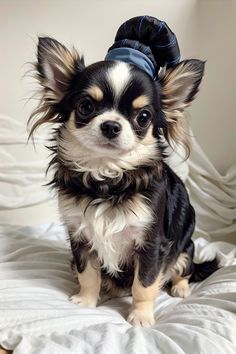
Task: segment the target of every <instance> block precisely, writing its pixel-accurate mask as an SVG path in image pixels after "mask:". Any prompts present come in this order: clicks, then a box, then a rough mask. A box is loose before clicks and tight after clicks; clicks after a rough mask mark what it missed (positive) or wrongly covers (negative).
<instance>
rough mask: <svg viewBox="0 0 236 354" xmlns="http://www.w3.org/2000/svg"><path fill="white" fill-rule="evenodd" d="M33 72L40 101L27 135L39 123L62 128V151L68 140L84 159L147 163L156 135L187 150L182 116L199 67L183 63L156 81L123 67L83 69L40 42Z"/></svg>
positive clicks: (107, 64)
mask: <svg viewBox="0 0 236 354" xmlns="http://www.w3.org/2000/svg"><path fill="white" fill-rule="evenodd" d="M36 67H37V72H38V76H37V77H38V79H39V81H40V84H41V86H42V87H43V99H42V102H41V106H40V107H39V109H38V111H36V113H41V114H42V117H41V118H40V119H39V120H38V121H37V122H36V123H35V125H34V126H33V130H34V129H35V128H36V127H37V126H38V125H40V124H42V123H45V122H60V123H62V125H63V129H64V130H66V131H67V133H68V132H69V133H70V134H69V135H68V134H64V135H63V142H61V143H62V144H64V146H63V149H64V150H65V149H67V150H68V144H67V142H66V139H67V138H68V140H73V142H72V144H75V145H78V146H80V147H81V151H83V153H82V152H81V151H80V152H81V153H82V154H86V155H87V158H88V157H89V156H90V157H91V158H93V159H94V158H98V157H99V158H101V157H111V158H112V159H115V158H120V156H121V155H122V154H123V155H127V154H129V153H131V154H132V153H136V155H137V156H138V157H139V158H140V159H141V160H142V157H144V159H145V158H147V159H150V158H152V157H153V158H155V157H157V143H158V139H159V136H160V132H162V133H163V135H164V136H165V137H166V139H167V140H170V139H173V140H175V141H176V142H181V143H183V144H185V145H186V146H187V145H188V144H187V142H186V136H184V133H183V111H184V109H185V108H186V107H187V106H188V105H189V103H190V102H191V101H192V100H193V98H194V96H195V94H196V92H197V90H198V86H199V83H200V81H201V78H202V75H203V67H204V63H203V62H201V61H199V60H188V61H183V62H182V63H180V64H179V65H177V66H176V67H175V68H174V69H171V70H167V72H166V74H165V75H164V76H163V77H162V79H161V80H159V81H157V80H153V79H152V78H151V77H149V75H148V74H146V73H145V72H143V71H142V70H140V69H138V68H137V67H135V66H134V65H132V64H128V63H125V62H119V61H102V62H98V63H95V64H92V65H90V66H88V67H85V65H84V62H83V59H81V58H80V57H79V55H78V54H77V53H76V52H75V51H74V52H73V53H71V52H69V51H68V50H67V49H66V48H65V47H64V46H63V45H61V44H60V43H59V42H57V41H55V40H53V39H51V38H40V40H39V45H38V62H37V66H36ZM71 136H73V139H71ZM77 151H78V149H77ZM67 155H68V153H67Z"/></svg>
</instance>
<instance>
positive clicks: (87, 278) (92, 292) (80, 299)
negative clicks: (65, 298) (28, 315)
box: [71, 260, 101, 307]
mask: <svg viewBox="0 0 236 354" xmlns="http://www.w3.org/2000/svg"><path fill="white" fill-rule="evenodd" d="M77 276H78V281H79V285H80V291H79V293H78V294H77V295H74V296H72V297H71V301H72V302H73V303H74V304H80V305H81V306H84V307H96V305H97V301H98V298H99V293H100V287H101V271H100V268H99V266H98V264H92V262H91V261H90V260H88V261H87V264H86V268H85V270H84V271H83V272H82V273H79V272H77Z"/></svg>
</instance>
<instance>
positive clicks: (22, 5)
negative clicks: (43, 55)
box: [0, 0, 198, 121]
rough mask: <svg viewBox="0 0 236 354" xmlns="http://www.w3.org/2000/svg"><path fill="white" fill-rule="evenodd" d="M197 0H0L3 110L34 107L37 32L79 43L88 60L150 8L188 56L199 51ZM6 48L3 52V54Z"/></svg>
mask: <svg viewBox="0 0 236 354" xmlns="http://www.w3.org/2000/svg"><path fill="white" fill-rule="evenodd" d="M196 4H197V0H178V1H175V0H150V1H144V0H137V1H134V0H129V1H127V0H119V1H117V0H102V1H101V0H86V1H83V0H67V1H64V0H40V1H32V0H20V1H19V0H10V1H9V0H0V26H1V30H0V48H1V50H0V51H1V54H0V60H1V65H0V78H1V79H0V85H1V87H0V90H1V92H2V93H1V95H0V112H1V113H4V114H7V115H10V116H12V117H15V118H17V119H21V120H24V121H26V119H27V118H28V115H29V113H30V111H31V109H32V107H33V102H30V103H29V104H27V105H26V106H25V107H24V104H25V102H26V98H27V97H29V96H30V95H31V94H32V86H30V85H29V82H30V80H29V79H28V80H27V79H24V80H22V75H23V74H24V72H25V71H26V70H27V65H25V63H26V62H29V61H32V60H34V59H35V50H36V48H35V46H36V45H35V42H36V41H37V35H49V36H53V37H55V38H56V39H58V40H59V41H61V42H63V43H65V44H68V45H74V46H76V48H78V49H79V50H80V51H81V52H82V53H84V55H85V60H86V63H88V64H89V63H92V62H95V61H98V60H102V59H103V58H104V56H105V54H106V52H107V49H108V48H109V46H111V44H112V43H113V40H114V36H115V33H116V31H117V29H118V27H119V26H120V25H121V23H122V22H123V21H125V20H127V19H128V18H130V17H133V16H137V15H142V14H151V15H152V16H155V17H157V18H160V19H164V20H165V21H166V22H167V23H168V24H169V26H170V27H171V28H173V29H174V31H175V32H176V34H177V36H178V39H179V42H180V46H181V49H182V53H183V56H192V55H193V56H195V55H197V52H198V50H197V46H196V43H197V42H196V29H197V28H196ZM3 54H4V55H3Z"/></svg>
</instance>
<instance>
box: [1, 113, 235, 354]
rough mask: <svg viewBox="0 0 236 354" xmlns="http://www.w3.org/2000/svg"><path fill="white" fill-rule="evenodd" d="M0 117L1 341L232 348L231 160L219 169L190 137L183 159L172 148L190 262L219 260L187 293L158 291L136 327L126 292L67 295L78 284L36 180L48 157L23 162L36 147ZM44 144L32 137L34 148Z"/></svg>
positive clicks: (64, 347)
mask: <svg viewBox="0 0 236 354" xmlns="http://www.w3.org/2000/svg"><path fill="white" fill-rule="evenodd" d="M1 122H3V125H2V126H3V130H2V132H1V135H2V136H0V141H1V145H2V146H1V147H2V149H1V151H0V157H1V165H0V197H1V198H0V244H1V247H0V344H1V347H2V348H5V349H8V350H9V351H10V352H11V351H13V353H15V354H33V353H34V354H35V353H37V354H41V353H42V354H44V353H45V354H46V353H47V354H48V353H56V354H57V353H63V354H64V353H96V354H97V353H99V354H103V353H104V354H105V353H106V354H107V353H114V354H116V353H117V354H118V353H122V354H123V353H135V354H139V353H140V354H145V353H148V354H150V353H160V354H164V353H168V354H170V353H187V354H189V353H191V354H195V353H196V354H199V353H207V354H209V353H211V354H213V353H217V354H218V353H220V354H224V353H225V354H226V353H227V354H231V353H232V354H233V353H234V354H235V353H236V247H235V244H234V243H235V235H236V224H235V215H236V167H235V166H233V167H232V168H231V169H230V170H229V171H228V173H227V174H226V175H225V176H220V175H219V173H218V172H217V171H216V170H215V169H214V167H213V166H212V165H211V163H210V161H208V159H207V157H206V156H205V154H204V153H203V151H202V150H201V148H200V147H199V145H198V144H197V142H196V141H195V140H193V153H192V155H191V158H190V160H189V161H188V163H186V162H185V163H182V160H181V157H180V155H181V153H178V152H177V153H176V154H175V155H174V156H173V155H172V157H171V160H170V161H169V163H170V164H171V165H172V166H173V168H174V169H175V170H176V171H177V173H178V174H179V175H180V176H181V177H182V178H183V179H184V180H185V182H186V185H187V188H188V190H189V192H190V195H191V200H192V203H193V204H194V206H195V209H196V211H197V228H196V231H195V234H194V240H195V246H196V261H201V260H202V261H203V260H205V259H207V258H211V257H213V256H214V255H215V254H216V253H217V254H218V256H219V258H220V260H221V264H222V268H221V269H220V270H218V271H217V272H216V273H214V274H213V275H212V276H211V277H209V278H208V279H206V280H205V281H203V282H201V283H195V284H192V285H191V290H192V293H191V295H190V297H188V298H187V299H180V298H173V297H171V296H169V295H168V293H167V292H165V291H162V292H161V295H160V297H159V298H158V299H157V300H156V303H155V318H156V324H155V325H154V326H153V327H152V328H149V329H145V328H135V327H132V326H131V325H130V324H129V323H127V322H126V317H127V314H128V309H129V306H130V303H131V298H130V297H123V298H119V299H111V300H107V301H105V302H103V303H101V304H100V305H99V306H98V307H97V308H96V309H83V308H79V307H78V305H74V304H72V303H71V302H70V301H69V297H70V296H71V295H72V294H74V293H75V292H76V290H77V283H76V279H75V278H74V277H73V274H72V272H71V270H70V260H71V253H70V249H69V245H68V242H67V238H66V232H65V230H64V228H63V225H62V224H61V222H60V220H59V217H58V215H57V213H56V212H55V210H56V209H55V208H56V206H55V205H56V199H55V196H54V195H53V194H51V193H50V192H49V191H48V190H46V189H45V187H41V184H42V181H44V175H43V171H44V168H45V167H44V166H45V164H46V160H47V158H46V155H45V154H44V152H42V153H41V152H40V153H38V155H37V159H36V158H35V156H31V155H30V153H27V159H28V160H26V159H25V156H26V154H24V153H22V151H23V149H26V148H27V149H28V150H29V151H31V150H32V151H33V148H32V146H31V145H29V146H28V147H25V145H24V141H25V138H26V137H25V135H24V132H23V130H24V127H23V125H20V124H19V123H17V122H15V121H14V120H12V119H10V118H9V117H6V116H1ZM14 124H15V126H14V129H12V125H14ZM12 132H14V135H12ZM19 137H20V138H19ZM42 144H43V141H42V140H40V139H38V140H37V139H36V145H38V148H39V150H40V149H41V147H42ZM24 151H25V150H24ZM42 151H43V149H42ZM32 154H34V153H33V152H32ZM23 156H24V158H23ZM0 353H1V351H0ZM4 353H5V351H4Z"/></svg>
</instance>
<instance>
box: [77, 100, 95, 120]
mask: <svg viewBox="0 0 236 354" xmlns="http://www.w3.org/2000/svg"><path fill="white" fill-rule="evenodd" d="M77 112H78V113H79V114H80V115H82V116H84V117H86V116H90V115H91V114H92V113H93V112H94V105H93V102H92V101H91V100H90V99H89V98H85V99H83V100H81V101H80V102H79V104H78V106H77Z"/></svg>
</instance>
